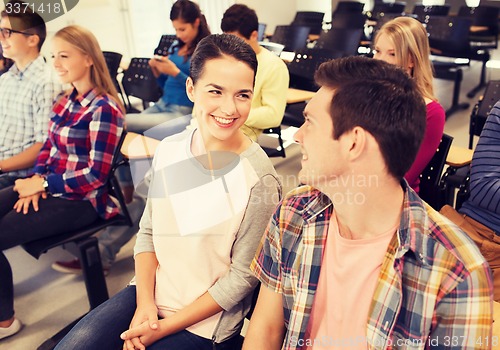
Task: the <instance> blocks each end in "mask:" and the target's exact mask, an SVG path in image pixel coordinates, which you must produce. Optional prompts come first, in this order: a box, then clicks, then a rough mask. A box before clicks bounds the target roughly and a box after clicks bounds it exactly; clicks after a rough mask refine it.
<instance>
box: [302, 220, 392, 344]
mask: <svg viewBox="0 0 500 350" xmlns="http://www.w3.org/2000/svg"><path fill="white" fill-rule="evenodd" d="M395 232H396V227H394V228H392V229H391V230H389V231H387V232H386V233H384V234H382V235H379V236H377V237H374V238H368V239H359V240H352V239H346V238H344V237H341V236H340V234H339V230H338V224H337V220H336V217H335V215H332V218H331V220H330V226H329V230H328V237H327V240H326V246H325V252H324V254H323V262H322V266H321V272H320V276H319V281H318V289H317V291H316V296H315V298H314V303H313V308H312V313H311V318H310V320H309V324H308V327H307V332H306V341H305V344H306V346H305V349H309V350H325V349H336V350H337V349H349V350H351V349H356V350H358V349H363V350H366V349H367V345H366V323H367V319H368V312H369V309H370V305H371V301H372V297H373V293H374V292H375V287H376V285H377V281H378V276H379V273H380V268H381V266H382V261H383V259H384V255H385V253H386V251H387V246H388V245H389V242H390V240H391V238H392V237H393V236H394V233H395Z"/></svg>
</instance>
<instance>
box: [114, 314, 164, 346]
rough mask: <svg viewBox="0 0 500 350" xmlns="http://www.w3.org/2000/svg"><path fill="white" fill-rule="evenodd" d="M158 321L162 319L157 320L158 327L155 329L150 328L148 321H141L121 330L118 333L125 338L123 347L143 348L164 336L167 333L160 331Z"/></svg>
mask: <svg viewBox="0 0 500 350" xmlns="http://www.w3.org/2000/svg"><path fill="white" fill-rule="evenodd" d="M160 322H163V321H159V322H158V327H157V328H156V329H151V326H150V325H149V323H148V322H143V323H141V324H140V325H138V326H136V327H134V328H130V329H129V330H128V331H125V332H123V333H122V334H121V335H120V337H121V338H122V339H123V340H125V342H124V344H123V349H126V350H134V349H139V350H145V349H146V347H147V346H149V345H151V344H153V343H154V342H156V341H158V340H159V339H161V338H163V337H165V336H166V335H167V334H166V333H165V332H164V331H162V329H161V326H160V324H161V323H160Z"/></svg>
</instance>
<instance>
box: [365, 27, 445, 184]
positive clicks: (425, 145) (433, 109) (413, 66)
mask: <svg viewBox="0 0 500 350" xmlns="http://www.w3.org/2000/svg"><path fill="white" fill-rule="evenodd" d="M429 56H430V48H429V39H428V36H427V31H426V30H425V28H424V27H423V25H422V23H420V22H419V21H417V20H416V19H414V18H411V17H397V18H395V19H393V20H391V21H389V22H387V23H386V24H384V25H383V26H382V28H380V30H379V31H378V32H377V35H376V37H375V55H374V58H376V59H379V60H383V61H386V62H388V63H391V64H395V65H397V66H399V67H401V68H403V69H404V70H405V71H406V72H407V73H408V74H409V75H410V76H411V77H412V78H413V80H415V83H416V85H417V89H418V91H419V92H420V94H421V95H422V97H423V98H424V100H425V104H426V110H427V113H426V125H427V126H426V129H425V136H424V139H423V141H422V144H421V146H420V149H419V151H418V153H417V157H416V158H415V161H414V162H413V164H412V166H411V167H410V169H408V172H407V173H406V174H405V179H406V181H408V183H409V184H410V186H411V188H413V189H414V190H415V192H417V193H418V190H419V184H420V174H421V173H422V171H423V170H424V169H425V167H426V166H427V164H429V162H430V160H431V159H432V157H433V156H434V154H435V153H436V150H437V148H438V146H439V143H440V142H441V138H442V137H443V130H444V122H445V120H446V115H445V112H444V109H443V107H442V106H441V105H440V104H439V102H438V101H437V99H436V97H435V96H434V92H433V86H432V84H433V76H432V65H431V63H430V59H429Z"/></svg>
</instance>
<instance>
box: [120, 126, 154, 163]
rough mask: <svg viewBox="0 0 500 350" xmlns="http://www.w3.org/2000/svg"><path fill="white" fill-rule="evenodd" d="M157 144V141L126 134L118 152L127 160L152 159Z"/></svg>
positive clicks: (138, 135) (132, 133)
mask: <svg viewBox="0 0 500 350" xmlns="http://www.w3.org/2000/svg"><path fill="white" fill-rule="evenodd" d="M159 144H160V141H159V140H156V139H153V138H151V137H147V136H144V135H140V134H136V133H135V132H128V133H127V135H126V136H125V140H124V141H123V145H122V148H121V150H120V151H121V152H122V154H123V155H124V156H125V157H127V158H128V159H143V158H153V155H154V154H155V150H156V147H158V145H159Z"/></svg>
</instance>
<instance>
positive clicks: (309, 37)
mask: <svg viewBox="0 0 500 350" xmlns="http://www.w3.org/2000/svg"><path fill="white" fill-rule="evenodd" d="M308 39H309V41H316V40H318V39H319V34H309V36H308Z"/></svg>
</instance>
